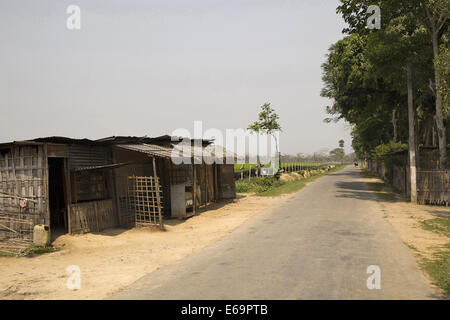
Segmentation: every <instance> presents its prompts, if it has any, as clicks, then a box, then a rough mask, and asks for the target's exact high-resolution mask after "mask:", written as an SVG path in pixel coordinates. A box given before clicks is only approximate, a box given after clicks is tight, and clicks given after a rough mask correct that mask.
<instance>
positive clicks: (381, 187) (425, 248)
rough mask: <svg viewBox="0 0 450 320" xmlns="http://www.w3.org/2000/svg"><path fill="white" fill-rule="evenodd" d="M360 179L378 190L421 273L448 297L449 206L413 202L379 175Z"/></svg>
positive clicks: (392, 221)
mask: <svg viewBox="0 0 450 320" xmlns="http://www.w3.org/2000/svg"><path fill="white" fill-rule="evenodd" d="M363 180H364V181H365V182H366V183H367V184H368V185H369V187H370V189H371V191H369V192H374V193H376V194H377V199H378V202H379V204H380V206H381V208H382V210H383V212H384V217H385V218H386V219H387V220H388V221H389V223H390V224H391V225H392V226H393V227H394V228H395V230H396V231H397V232H398V234H399V236H400V238H401V240H402V241H403V242H404V243H405V244H406V245H407V246H408V247H409V248H410V249H411V250H412V252H413V253H414V256H415V257H416V261H417V264H418V266H419V268H420V269H421V270H422V271H423V273H424V275H425V276H426V277H427V278H428V279H429V280H430V282H431V283H433V284H434V285H437V290H438V292H440V293H441V294H442V295H443V296H444V297H448V290H449V279H450V277H449V276H450V275H449V274H448V272H449V268H450V266H449V262H450V261H449V258H448V256H449V252H450V237H449V234H448V231H446V230H445V225H446V224H447V225H448V222H449V220H450V208H449V207H441V206H426V205H414V204H411V203H410V202H408V201H407V199H405V197H404V196H402V195H400V194H397V193H395V192H394V191H393V190H392V189H391V188H390V187H389V186H387V185H385V184H384V183H383V181H381V180H380V179H377V178H373V177H368V176H367V175H365V177H364V178H363ZM447 228H448V227H447Z"/></svg>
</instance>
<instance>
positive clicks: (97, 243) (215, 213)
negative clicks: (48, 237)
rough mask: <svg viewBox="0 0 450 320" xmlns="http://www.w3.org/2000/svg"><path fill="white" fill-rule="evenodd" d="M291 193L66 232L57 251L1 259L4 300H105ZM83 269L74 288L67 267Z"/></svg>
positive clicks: (0, 296)
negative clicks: (156, 225)
mask: <svg viewBox="0 0 450 320" xmlns="http://www.w3.org/2000/svg"><path fill="white" fill-rule="evenodd" d="M289 197H290V195H283V196H278V197H257V196H254V195H249V194H245V195H239V197H238V199H235V200H233V201H228V202H220V203H216V204H213V205H212V206H211V207H210V208H209V210H208V211H204V212H202V213H201V214H200V215H197V216H194V217H192V218H189V219H187V220H168V221H166V231H156V230H149V229H131V230H126V229H110V230H106V231H105V232H102V233H99V234H92V233H91V234H85V235H74V236H70V235H64V236H61V237H59V238H57V239H56V241H55V242H54V243H53V245H54V246H55V247H56V248H58V249H59V250H58V251H57V252H53V253H48V254H44V255H41V256H35V257H31V258H27V257H20V258H17V257H0V274H1V275H2V276H1V278H0V299H102V298H105V297H107V296H109V295H110V294H112V293H114V292H115V291H117V290H119V289H121V288H123V287H126V286H128V285H129V284H131V283H133V282H134V281H136V280H137V279H139V278H140V277H142V276H144V275H145V274H148V273H150V272H152V271H154V270H156V269H158V268H161V267H163V266H165V265H168V264H171V263H174V262H176V261H178V260H180V259H182V258H184V257H186V256H188V255H190V254H192V253H194V252H196V251H198V250H200V249H201V248H203V247H205V246H207V245H209V244H211V243H213V242H215V241H217V240H219V239H220V238H222V237H224V236H226V235H227V234H229V233H230V232H232V231H233V230H234V229H235V228H237V227H238V226H240V225H241V224H243V223H244V222H245V221H247V220H248V219H250V218H251V217H253V216H254V215H256V214H258V213H259V212H261V211H262V210H264V209H266V208H268V207H270V206H272V205H274V204H276V203H277V204H278V203H280V202H281V201H284V199H286V198H289ZM71 265H76V266H79V267H80V270H81V289H80V290H75V291H72V290H69V289H67V286H66V282H67V279H68V274H67V273H66V269H67V267H69V266H71Z"/></svg>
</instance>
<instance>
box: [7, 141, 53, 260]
mask: <svg viewBox="0 0 450 320" xmlns="http://www.w3.org/2000/svg"><path fill="white" fill-rule="evenodd" d="M46 159H47V156H46V149H45V146H44V145H12V146H11V147H9V148H7V149H2V150H0V251H3V252H12V253H17V252H18V251H20V250H22V249H23V248H25V247H26V246H28V245H29V244H31V243H32V240H33V227H34V225H35V224H39V223H46V222H48V217H49V215H48V203H47V192H48V191H47V184H48V183H47V176H48V174H47V172H48V165H47V161H46Z"/></svg>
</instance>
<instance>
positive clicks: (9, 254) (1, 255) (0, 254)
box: [0, 251, 14, 257]
mask: <svg viewBox="0 0 450 320" xmlns="http://www.w3.org/2000/svg"><path fill="white" fill-rule="evenodd" d="M0 257H14V255H13V254H12V253H9V252H1V251H0Z"/></svg>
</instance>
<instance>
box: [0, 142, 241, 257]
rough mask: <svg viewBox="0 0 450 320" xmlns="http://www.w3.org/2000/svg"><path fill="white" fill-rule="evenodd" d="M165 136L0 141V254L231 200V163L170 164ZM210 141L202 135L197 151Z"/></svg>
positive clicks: (171, 145)
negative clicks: (37, 229)
mask: <svg viewBox="0 0 450 320" xmlns="http://www.w3.org/2000/svg"><path fill="white" fill-rule="evenodd" d="M173 140H174V139H173V138H172V137H170V136H162V137H158V138H146V137H144V138H137V137H110V138H105V139H100V140H88V139H70V138H64V137H49V138H38V139H34V140H28V141H17V142H10V143H3V144H0V251H6V252H17V251H20V250H21V249H23V248H25V247H26V246H28V245H29V244H31V243H32V239H33V229H34V226H35V225H37V224H43V225H46V226H48V227H50V230H51V231H52V233H53V234H55V233H56V234H59V233H84V232H99V231H101V230H103V229H107V228H111V227H117V226H123V227H130V226H136V225H146V224H156V225H159V226H162V224H163V221H162V220H163V218H172V217H177V218H184V217H188V216H190V215H193V214H195V213H196V210H197V209H198V208H200V207H205V206H207V205H208V204H210V203H211V202H214V201H217V200H219V199H226V198H234V197H235V195H236V192H235V185H234V176H233V174H234V170H233V165H232V164H218V163H213V164H207V163H205V162H204V161H203V160H201V161H200V163H198V164H180V165H175V164H173V162H172V160H171V156H172V150H173V148H174V147H175V146H176V145H177V142H176V141H173ZM210 144H211V141H207V140H202V141H201V145H202V147H201V148H205V147H207V146H208V145H210Z"/></svg>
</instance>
